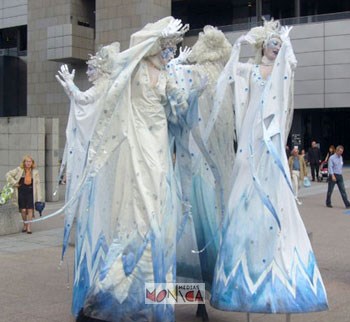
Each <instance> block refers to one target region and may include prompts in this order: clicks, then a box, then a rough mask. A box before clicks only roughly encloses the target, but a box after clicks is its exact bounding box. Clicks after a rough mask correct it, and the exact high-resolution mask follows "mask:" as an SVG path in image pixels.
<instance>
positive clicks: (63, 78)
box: [55, 64, 76, 96]
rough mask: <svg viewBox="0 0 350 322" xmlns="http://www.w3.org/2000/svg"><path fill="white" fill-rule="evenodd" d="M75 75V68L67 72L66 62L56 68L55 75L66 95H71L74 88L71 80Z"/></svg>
mask: <svg viewBox="0 0 350 322" xmlns="http://www.w3.org/2000/svg"><path fill="white" fill-rule="evenodd" d="M74 76H75V69H73V70H72V72H71V73H70V72H69V69H68V66H67V65H66V64H64V65H62V66H61V68H60V69H59V70H58V75H55V77H56V79H57V80H58V82H59V83H60V84H61V85H62V87H63V88H64V90H65V92H66V93H67V95H68V96H71V95H72V93H73V90H74V89H75V87H76V86H75V84H74V82H73V80H74Z"/></svg>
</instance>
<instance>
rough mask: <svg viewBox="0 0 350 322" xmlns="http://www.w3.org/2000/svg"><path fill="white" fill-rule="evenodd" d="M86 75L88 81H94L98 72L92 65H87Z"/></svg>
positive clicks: (97, 76) (98, 75)
mask: <svg viewBox="0 0 350 322" xmlns="http://www.w3.org/2000/svg"><path fill="white" fill-rule="evenodd" d="M86 75H87V77H88V81H89V82H94V81H95V80H96V79H98V78H99V77H100V72H99V70H98V69H97V68H96V67H94V66H92V65H88V68H87V70H86Z"/></svg>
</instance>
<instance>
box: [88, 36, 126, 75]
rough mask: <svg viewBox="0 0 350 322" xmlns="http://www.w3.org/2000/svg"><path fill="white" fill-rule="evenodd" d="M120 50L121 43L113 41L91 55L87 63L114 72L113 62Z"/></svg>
mask: <svg viewBox="0 0 350 322" xmlns="http://www.w3.org/2000/svg"><path fill="white" fill-rule="evenodd" d="M119 51H120V43H119V42H117V41H116V42H113V43H111V44H110V45H107V46H104V47H102V48H100V50H99V51H97V53H96V55H95V56H92V55H90V58H89V60H88V61H87V62H86V63H87V64H88V65H91V66H93V67H95V68H97V69H99V70H100V71H102V72H103V73H106V74H110V73H112V72H113V69H114V66H113V64H114V61H115V59H116V56H117V54H118V53H119Z"/></svg>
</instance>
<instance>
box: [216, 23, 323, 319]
mask: <svg viewBox="0 0 350 322" xmlns="http://www.w3.org/2000/svg"><path fill="white" fill-rule="evenodd" d="M279 32H280V26H279V25H278V23H277V22H273V21H272V22H265V26H264V27H257V28H253V29H252V30H251V32H250V33H248V35H252V37H253V38H254V39H255V42H256V44H258V45H259V40H258V36H259V35H260V37H261V38H262V39H266V38H267V37H272V35H273V34H275V37H276V36H277V37H280V36H279ZM283 40H284V41H283V44H282V47H281V49H280V51H279V53H278V56H277V58H276V60H275V62H274V67H273V70H272V73H271V75H270V76H269V77H268V78H267V79H266V80H265V79H263V78H262V76H261V74H260V70H259V65H257V64H249V63H247V64H241V63H239V61H238V58H239V52H240V43H236V44H235V45H234V48H233V51H232V55H231V59H230V61H229V63H228V64H227V66H226V69H225V72H224V73H225V77H226V79H227V81H228V83H231V84H232V85H233V88H234V95H235V105H234V109H235V117H236V131H237V136H238V149H237V154H236V159H235V164H234V169H233V176H234V178H235V181H234V184H233V187H232V191H231V195H230V199H229V203H228V207H227V211H226V215H225V219H224V223H223V228H222V241H221V245H220V250H219V255H218V258H217V262H216V267H215V275H214V281H213V287H212V293H211V294H212V297H211V304H212V305H213V306H214V307H216V308H218V309H221V310H227V311H241V312H263V313H295V312H310V311H320V310H326V309H327V298H326V291H325V288H324V285H323V282H322V278H321V275H320V271H319V269H318V266H317V263H316V259H315V255H314V253H313V250H312V248H311V245H310V241H309V239H308V235H307V232H306V230H305V227H304V224H303V222H302V220H301V217H300V214H299V210H298V208H297V205H296V202H295V199H294V193H293V189H292V185H291V179H290V175H289V169H288V163H287V158H286V154H285V142H286V139H287V135H288V132H289V129H290V123H291V119H292V111H293V110H292V108H293V76H294V68H295V66H296V60H295V57H294V54H293V50H292V46H291V43H290V40H289V38H288V37H285V39H283ZM261 43H262V41H261V42H260V52H261V48H262V46H261Z"/></svg>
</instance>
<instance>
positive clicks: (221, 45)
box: [188, 25, 232, 64]
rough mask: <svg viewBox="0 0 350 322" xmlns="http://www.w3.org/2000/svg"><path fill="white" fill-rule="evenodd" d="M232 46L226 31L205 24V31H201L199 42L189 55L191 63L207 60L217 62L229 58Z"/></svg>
mask: <svg viewBox="0 0 350 322" xmlns="http://www.w3.org/2000/svg"><path fill="white" fill-rule="evenodd" d="M231 49H232V46H231V44H230V42H229V41H228V40H227V38H226V37H225V35H224V33H223V32H222V31H221V30H219V29H217V28H215V27H213V26H209V25H208V26H205V27H204V28H203V32H200V33H199V36H198V40H197V42H196V43H195V44H194V45H193V47H192V52H191V54H190V56H189V57H188V61H189V62H191V63H199V64H201V63H204V62H206V61H210V62H215V61H219V60H223V62H224V63H226V61H227V60H228V59H229V57H230V53H231Z"/></svg>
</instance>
